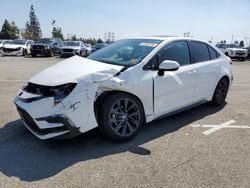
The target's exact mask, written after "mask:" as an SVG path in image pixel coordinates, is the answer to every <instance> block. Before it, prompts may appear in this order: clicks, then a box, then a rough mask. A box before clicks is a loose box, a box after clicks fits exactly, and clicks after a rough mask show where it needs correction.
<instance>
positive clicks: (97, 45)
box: [92, 43, 107, 52]
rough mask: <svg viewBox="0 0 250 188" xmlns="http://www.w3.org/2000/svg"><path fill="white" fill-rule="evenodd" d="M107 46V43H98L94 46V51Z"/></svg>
mask: <svg viewBox="0 0 250 188" xmlns="http://www.w3.org/2000/svg"><path fill="white" fill-rule="evenodd" d="M105 46H107V44H105V43H97V44H95V45H94V46H93V48H92V52H95V51H97V50H100V49H101V48H104V47H105Z"/></svg>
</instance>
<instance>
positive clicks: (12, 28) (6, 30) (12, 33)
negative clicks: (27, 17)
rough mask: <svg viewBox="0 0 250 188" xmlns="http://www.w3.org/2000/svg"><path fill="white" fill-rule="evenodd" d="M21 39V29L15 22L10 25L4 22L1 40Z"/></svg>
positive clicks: (0, 35)
mask: <svg viewBox="0 0 250 188" xmlns="http://www.w3.org/2000/svg"><path fill="white" fill-rule="evenodd" d="M18 37H19V29H18V27H17V26H16V24H15V22H11V23H9V22H8V20H4V24H3V26H2V30H1V32H0V38H1V39H17V38H18Z"/></svg>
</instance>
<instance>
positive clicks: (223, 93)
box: [211, 77, 229, 106]
mask: <svg viewBox="0 0 250 188" xmlns="http://www.w3.org/2000/svg"><path fill="white" fill-rule="evenodd" d="M228 88H229V81H228V78H226V77H223V78H222V79H221V80H220V81H219V83H218V84H217V86H216V89H215V91H214V95H213V99H212V101H211V102H212V104H214V105H216V106H219V105H221V104H223V103H224V102H225V99H226V97H227V92H228Z"/></svg>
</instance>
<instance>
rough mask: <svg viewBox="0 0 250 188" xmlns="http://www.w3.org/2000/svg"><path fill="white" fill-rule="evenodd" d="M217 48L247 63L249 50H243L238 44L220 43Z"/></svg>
mask: <svg viewBox="0 0 250 188" xmlns="http://www.w3.org/2000/svg"><path fill="white" fill-rule="evenodd" d="M216 46H217V47H218V48H219V49H220V50H221V51H222V52H223V53H224V54H225V55H227V56H229V57H231V58H235V59H241V60H242V61H245V59H246V57H247V55H248V50H246V49H243V48H241V47H240V46H239V45H237V44H225V43H219V44H216Z"/></svg>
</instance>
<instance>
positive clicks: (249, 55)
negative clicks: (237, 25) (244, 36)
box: [244, 46, 250, 58]
mask: <svg viewBox="0 0 250 188" xmlns="http://www.w3.org/2000/svg"><path fill="white" fill-rule="evenodd" d="M244 49H246V50H247V51H248V58H250V46H248V47H246V48H244Z"/></svg>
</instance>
